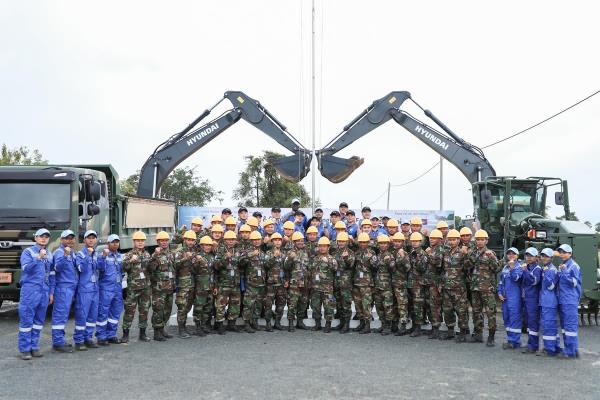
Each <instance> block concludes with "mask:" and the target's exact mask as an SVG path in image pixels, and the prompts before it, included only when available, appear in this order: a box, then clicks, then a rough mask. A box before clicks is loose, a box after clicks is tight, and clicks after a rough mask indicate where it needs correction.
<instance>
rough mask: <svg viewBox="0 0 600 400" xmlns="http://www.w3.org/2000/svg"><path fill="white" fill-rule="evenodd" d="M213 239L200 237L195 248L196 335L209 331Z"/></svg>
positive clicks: (202, 334)
mask: <svg viewBox="0 0 600 400" xmlns="http://www.w3.org/2000/svg"><path fill="white" fill-rule="evenodd" d="M212 246H213V241H212V239H211V238H210V237H208V236H203V237H202V238H200V245H199V247H198V248H197V249H196V251H197V254H196V260H197V262H196V263H195V265H194V267H195V268H194V312H193V316H194V323H195V324H196V332H194V334H195V335H196V336H200V337H203V336H206V334H207V333H210V313H211V311H212V303H213V301H212V300H213V298H212V294H213V289H214V277H213V270H212V268H213V265H212V264H213V256H212V254H211V252H212Z"/></svg>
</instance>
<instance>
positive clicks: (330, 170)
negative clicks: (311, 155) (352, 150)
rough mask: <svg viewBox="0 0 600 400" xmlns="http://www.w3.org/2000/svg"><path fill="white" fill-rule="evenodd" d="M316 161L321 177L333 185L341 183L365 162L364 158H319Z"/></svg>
mask: <svg viewBox="0 0 600 400" xmlns="http://www.w3.org/2000/svg"><path fill="white" fill-rule="evenodd" d="M318 160H319V170H320V171H321V175H323V176H324V177H325V178H327V179H328V180H329V181H331V182H333V183H340V182H343V181H344V180H346V178H347V177H349V176H350V175H351V174H352V173H353V172H354V170H356V169H357V168H358V167H360V166H361V165H362V164H363V163H364V162H365V159H364V158H360V157H357V156H353V157H350V158H340V157H335V156H321V157H319V158H318Z"/></svg>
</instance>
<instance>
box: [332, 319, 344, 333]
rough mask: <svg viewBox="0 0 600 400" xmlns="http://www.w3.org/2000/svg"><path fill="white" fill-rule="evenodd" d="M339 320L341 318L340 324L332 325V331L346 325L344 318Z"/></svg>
mask: <svg viewBox="0 0 600 400" xmlns="http://www.w3.org/2000/svg"><path fill="white" fill-rule="evenodd" d="M339 320H340V323H339V324H337V325H336V326H332V327H331V330H332V331H339V330H340V329H342V326H344V318H340V319H339Z"/></svg>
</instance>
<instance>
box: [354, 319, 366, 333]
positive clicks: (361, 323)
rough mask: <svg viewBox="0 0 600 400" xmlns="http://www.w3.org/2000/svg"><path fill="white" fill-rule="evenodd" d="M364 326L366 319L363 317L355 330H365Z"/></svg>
mask: <svg viewBox="0 0 600 400" xmlns="http://www.w3.org/2000/svg"><path fill="white" fill-rule="evenodd" d="M364 327H365V320H364V319H361V320H360V322H359V323H358V326H357V327H356V328H354V329H353V331H354V332H360V331H362V330H363V328H364Z"/></svg>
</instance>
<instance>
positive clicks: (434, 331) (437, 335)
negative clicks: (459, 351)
mask: <svg viewBox="0 0 600 400" xmlns="http://www.w3.org/2000/svg"><path fill="white" fill-rule="evenodd" d="M439 338H440V328H435V327H434V328H431V335H429V339H439Z"/></svg>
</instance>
